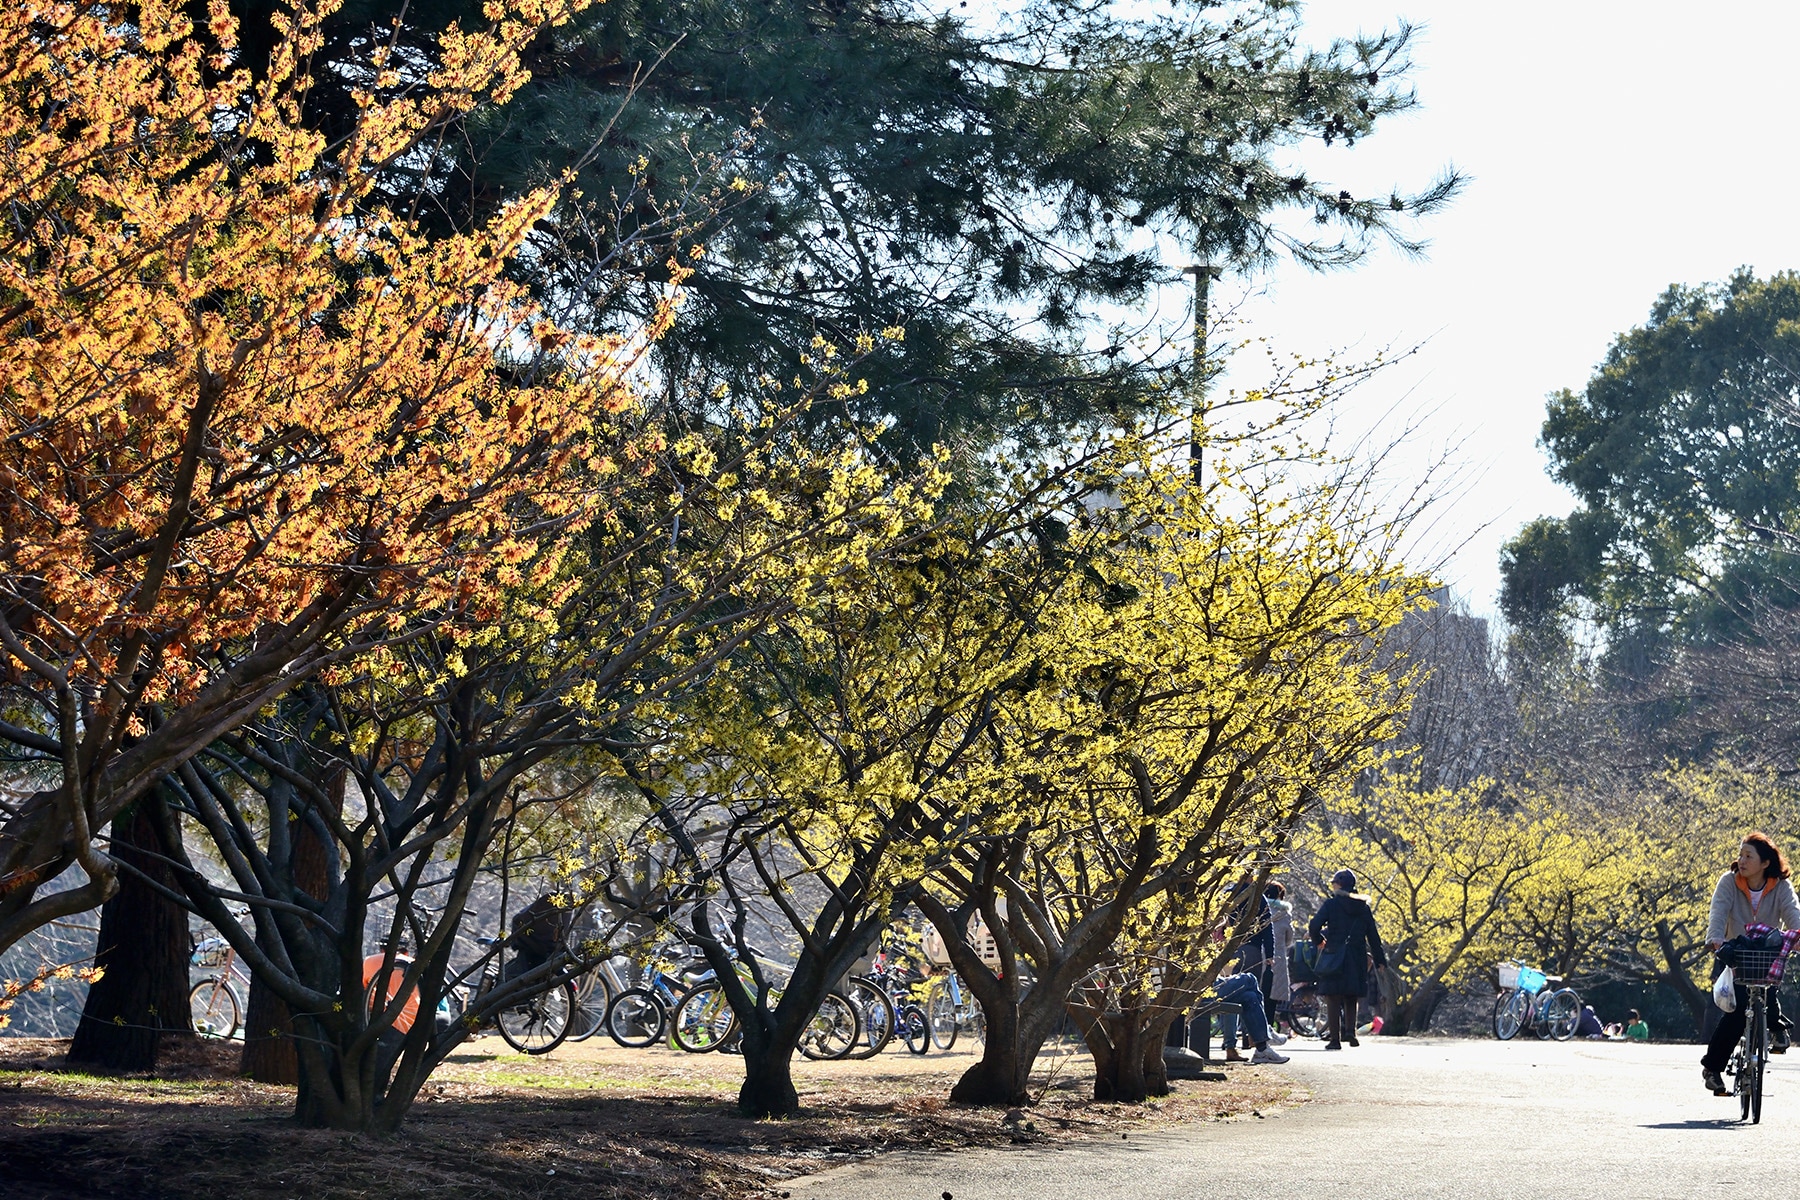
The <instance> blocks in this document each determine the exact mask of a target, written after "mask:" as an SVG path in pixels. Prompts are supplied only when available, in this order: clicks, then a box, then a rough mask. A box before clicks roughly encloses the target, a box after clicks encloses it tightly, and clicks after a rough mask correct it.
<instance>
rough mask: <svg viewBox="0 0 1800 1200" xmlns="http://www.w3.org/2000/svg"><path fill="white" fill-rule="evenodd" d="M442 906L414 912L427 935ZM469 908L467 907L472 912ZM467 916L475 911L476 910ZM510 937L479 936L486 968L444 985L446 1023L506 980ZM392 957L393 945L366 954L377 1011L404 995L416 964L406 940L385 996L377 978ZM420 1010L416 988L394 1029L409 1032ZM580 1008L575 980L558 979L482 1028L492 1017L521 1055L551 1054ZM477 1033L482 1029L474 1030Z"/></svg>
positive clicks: (368, 993) (441, 1013)
mask: <svg viewBox="0 0 1800 1200" xmlns="http://www.w3.org/2000/svg"><path fill="white" fill-rule="evenodd" d="M437 911H438V910H436V909H431V908H428V907H426V906H424V905H418V904H415V905H414V906H413V916H414V919H415V920H416V921H417V922H418V924H419V927H420V930H421V932H422V934H423V935H424V936H426V937H429V936H431V929H432V927H433V924H434V917H433V914H434V913H435V912H437ZM466 911H467V910H465V912H466ZM467 915H470V916H473V915H474V914H473V913H472V912H470V913H468V914H467ZM505 940H506V939H504V938H492V937H478V938H476V939H475V944H476V945H478V946H480V947H482V948H483V949H484V950H487V951H489V954H488V956H487V957H486V959H485V962H484V965H483V966H482V968H481V973H480V975H479V976H478V977H477V978H476V980H475V981H474V983H472V984H471V983H470V982H468V980H467V976H468V975H469V974H470V970H472V968H471V969H470V970H465V971H464V972H463V973H462V974H460V975H458V976H456V978H454V979H453V980H451V982H450V986H449V987H447V988H446V989H444V995H443V998H442V999H440V1000H439V1001H438V1007H437V1012H436V1013H435V1014H434V1018H435V1020H436V1021H437V1022H438V1024H439V1025H440V1026H441V1027H447V1026H448V1025H450V1024H454V1023H456V1022H459V1021H462V1020H463V1019H464V1018H463V1014H464V1013H465V1012H467V1011H468V1009H469V1007H470V1006H471V1005H473V1004H475V1003H478V1002H479V1001H480V1000H481V998H482V997H484V996H486V995H487V994H488V993H490V992H492V991H494V990H495V989H496V988H498V987H500V986H501V984H502V983H503V982H505V981H504V980H503V979H502V972H501V964H500V960H501V957H502V956H501V954H500V947H501V946H502V945H504V943H505ZM386 959H387V947H386V946H385V945H383V946H382V948H381V950H380V951H378V952H377V953H375V954H371V955H369V956H368V957H367V958H365V959H363V987H364V989H365V990H364V1003H366V1004H367V1005H368V1008H369V1011H370V1012H371V1013H374V1012H377V1011H379V1010H380V1009H381V1008H382V1006H383V1005H385V1004H389V1003H392V1001H393V1000H394V998H395V997H396V996H398V995H399V993H400V987H401V984H402V982H403V981H404V978H405V975H406V972H407V970H408V969H409V968H410V967H411V966H412V964H413V956H412V948H411V947H410V946H409V945H407V944H406V942H405V940H404V939H402V941H401V945H400V947H399V948H398V949H397V950H396V951H395V953H394V956H393V964H392V967H391V969H390V971H389V973H388V978H387V988H386V995H385V996H383V995H381V993H380V991H378V989H377V988H376V983H377V978H378V976H379V975H380V974H381V972H382V966H383V963H384V962H385V961H386ZM418 1010H419V993H418V989H417V988H414V989H413V990H412V992H411V994H410V995H408V997H407V998H406V1001H405V1002H404V1004H403V1005H402V1006H401V1010H400V1014H399V1016H398V1017H397V1018H396V1019H395V1021H394V1028H395V1029H396V1030H397V1031H399V1032H401V1033H405V1032H407V1031H408V1030H410V1029H411V1028H412V1023H413V1021H414V1020H416V1019H417V1016H418ZM575 1011H576V1000H575V985H574V984H573V983H572V982H569V981H567V980H565V981H563V982H562V983H557V984H552V985H550V986H549V987H546V988H543V989H541V990H539V991H537V992H534V993H532V994H530V995H528V996H525V997H522V998H521V999H519V1000H516V1001H514V1002H513V1003H512V1004H509V1005H507V1006H506V1007H505V1008H502V1009H501V1010H500V1011H499V1012H498V1013H495V1014H494V1015H493V1016H492V1017H491V1018H489V1019H488V1021H484V1022H483V1023H482V1024H481V1026H480V1028H486V1027H487V1024H488V1023H489V1022H491V1023H492V1025H493V1026H494V1027H495V1028H497V1029H498V1030H499V1031H500V1037H501V1039H502V1040H504V1041H505V1042H506V1044H507V1045H509V1046H511V1047H512V1048H513V1049H514V1050H517V1051H518V1052H519V1053H520V1054H534V1055H535V1054H548V1053H550V1051H552V1050H554V1049H556V1048H557V1047H558V1046H560V1045H562V1043H563V1039H565V1038H567V1037H568V1036H569V1028H570V1025H571V1022H572V1019H573V1017H574V1016H575ZM470 1032H471V1033H474V1032H477V1029H471V1030H470Z"/></svg>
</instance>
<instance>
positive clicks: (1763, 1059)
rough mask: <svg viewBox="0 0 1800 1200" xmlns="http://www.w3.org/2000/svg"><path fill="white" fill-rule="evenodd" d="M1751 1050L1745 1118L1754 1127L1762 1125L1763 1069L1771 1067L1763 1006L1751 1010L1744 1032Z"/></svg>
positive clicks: (1747, 1070) (1745, 1095)
mask: <svg viewBox="0 0 1800 1200" xmlns="http://www.w3.org/2000/svg"><path fill="white" fill-rule="evenodd" d="M1744 1036H1745V1039H1746V1044H1747V1046H1748V1048H1749V1055H1748V1059H1747V1061H1746V1063H1745V1066H1746V1068H1747V1069H1746V1074H1747V1075H1748V1076H1749V1086H1748V1087H1746V1088H1745V1089H1744V1103H1745V1105H1746V1107H1747V1108H1748V1111H1747V1112H1745V1114H1744V1115H1745V1116H1746V1117H1748V1118H1749V1120H1750V1123H1751V1124H1752V1125H1760V1124H1762V1091H1763V1069H1764V1068H1765V1067H1767V1066H1768V1065H1769V1027H1768V1016H1767V1013H1766V1011H1765V1010H1764V1008H1763V1006H1762V1005H1760V1004H1758V1005H1756V1006H1755V1007H1754V1008H1752V1009H1751V1010H1750V1026H1749V1028H1748V1029H1746V1030H1745V1031H1744Z"/></svg>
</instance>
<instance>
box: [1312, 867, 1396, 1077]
mask: <svg viewBox="0 0 1800 1200" xmlns="http://www.w3.org/2000/svg"><path fill="white" fill-rule="evenodd" d="M1306 932H1307V936H1308V937H1309V938H1311V939H1312V941H1313V943H1314V944H1315V945H1317V946H1318V947H1319V995H1320V997H1322V998H1323V999H1324V1001H1325V1011H1326V1014H1327V1023H1328V1031H1327V1037H1328V1038H1329V1040H1328V1041H1327V1042H1326V1043H1325V1048H1326V1049H1327V1050H1342V1049H1343V1048H1344V1045H1343V1044H1344V1042H1346V1041H1347V1042H1349V1043H1350V1044H1351V1045H1352V1046H1356V1045H1360V1044H1361V1043H1359V1042H1358V1041H1357V1040H1356V1003H1357V1001H1358V1000H1359V999H1360V998H1361V997H1362V995H1363V993H1364V992H1366V991H1368V989H1369V976H1370V974H1372V973H1373V971H1374V969H1375V968H1376V967H1385V966H1387V951H1386V950H1384V949H1382V946H1381V934H1380V933H1379V932H1377V931H1376V929H1375V913H1374V911H1373V910H1371V909H1370V908H1369V900H1368V897H1366V896H1359V895H1357V894H1356V872H1354V871H1350V870H1343V871H1339V872H1338V873H1337V874H1336V875H1333V876H1332V877H1331V895H1329V896H1327V897H1326V898H1325V903H1323V904H1321V905H1319V911H1318V912H1317V913H1315V914H1313V919H1312V921H1311V923H1310V924H1308V925H1307V927H1306Z"/></svg>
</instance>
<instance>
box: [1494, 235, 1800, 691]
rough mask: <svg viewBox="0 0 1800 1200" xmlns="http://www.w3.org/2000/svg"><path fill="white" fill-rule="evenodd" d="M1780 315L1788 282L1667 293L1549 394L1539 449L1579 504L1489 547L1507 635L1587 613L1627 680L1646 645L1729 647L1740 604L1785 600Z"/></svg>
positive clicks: (1792, 560)
mask: <svg viewBox="0 0 1800 1200" xmlns="http://www.w3.org/2000/svg"><path fill="white" fill-rule="evenodd" d="M1797 320H1800V275H1796V274H1795V273H1793V272H1783V273H1780V274H1777V275H1774V276H1771V277H1770V278H1768V279H1766V280H1759V279H1757V278H1755V277H1754V276H1752V275H1751V274H1750V273H1749V272H1748V271H1740V272H1738V273H1737V274H1736V275H1734V276H1732V278H1731V279H1730V280H1728V281H1727V282H1725V283H1724V284H1720V285H1713V286H1705V287H1671V288H1670V289H1669V290H1668V291H1666V292H1665V293H1663V295H1662V297H1661V298H1660V299H1658V300H1657V302H1656V305H1655V306H1654V307H1653V308H1652V309H1651V312H1650V319H1649V321H1648V322H1646V323H1645V324H1644V325H1643V326H1641V327H1639V328H1637V329H1633V330H1631V331H1630V332H1628V333H1625V334H1622V335H1621V336H1620V337H1619V338H1618V339H1617V340H1616V341H1615V342H1614V343H1613V345H1612V348H1611V349H1610V350H1609V351H1608V352H1607V355H1606V358H1605V360H1604V361H1603V362H1602V363H1601V365H1600V368H1599V370H1598V371H1597V372H1596V373H1595V374H1594V376H1593V378H1592V379H1590V380H1589V381H1588V383H1587V386H1586V387H1585V388H1583V389H1582V390H1581V391H1580V392H1574V391H1569V390H1566V389H1565V390H1563V391H1560V392H1558V393H1556V394H1555V395H1553V396H1551V398H1550V401H1549V406H1548V415H1547V416H1546V419H1545V421H1544V428H1543V445H1544V448H1545V449H1546V450H1547V451H1548V452H1549V453H1550V455H1551V458H1552V462H1553V465H1552V467H1551V471H1552V474H1553V475H1554V476H1555V477H1556V478H1557V479H1558V480H1560V481H1561V482H1563V483H1565V484H1567V485H1568V486H1569V487H1570V488H1572V489H1574V491H1575V493H1576V495H1577V496H1579V497H1580V499H1581V507H1580V508H1578V509H1576V510H1575V511H1574V512H1573V513H1571V514H1570V515H1569V516H1568V517H1566V518H1562V519H1556V518H1540V519H1538V520H1536V521H1533V522H1532V523H1531V524H1530V525H1528V526H1526V528H1525V529H1524V530H1523V531H1522V532H1521V533H1520V534H1519V535H1518V536H1517V537H1516V538H1514V539H1513V540H1512V541H1511V542H1510V543H1508V545H1507V546H1506V548H1505V551H1504V554H1503V560H1502V571H1503V576H1504V590H1503V591H1502V594H1501V605H1502V607H1503V609H1504V610H1505V612H1506V614H1507V616H1508V618H1509V619H1510V620H1512V621H1513V622H1514V624H1515V625H1521V626H1531V625H1538V624H1542V623H1544V622H1545V621H1547V620H1553V619H1555V618H1557V617H1558V616H1559V615H1560V614H1565V613H1567V612H1568V611H1569V610H1570V606H1571V605H1572V604H1573V603H1575V602H1578V601H1583V602H1586V605H1587V606H1589V607H1588V609H1587V611H1588V612H1589V613H1590V614H1591V615H1593V616H1594V617H1596V618H1597V619H1598V620H1599V621H1600V623H1601V624H1602V625H1603V626H1604V627H1606V628H1607V630H1608V632H1609V634H1610V635H1611V637H1612V641H1613V647H1614V649H1613V659H1614V661H1613V663H1612V665H1613V666H1614V667H1615V668H1617V669H1620V670H1622V671H1623V672H1624V673H1625V674H1627V675H1629V676H1632V677H1639V678H1641V677H1642V676H1643V675H1644V674H1645V673H1646V672H1648V671H1649V670H1650V669H1651V668H1652V667H1653V666H1654V664H1655V663H1656V662H1657V661H1659V659H1660V658H1661V657H1662V656H1663V655H1662V651H1661V649H1659V648H1660V647H1664V646H1667V645H1670V644H1709V643H1714V642H1717V641H1719V640H1721V639H1723V638H1729V637H1735V636H1737V635H1739V634H1740V633H1742V632H1743V631H1744V629H1745V622H1744V619H1743V617H1744V614H1745V613H1747V612H1748V611H1749V610H1750V608H1751V607H1752V606H1753V605H1755V604H1761V603H1771V602H1772V603H1775V604H1777V605H1779V606H1781V607H1791V606H1792V604H1793V603H1794V601H1795V599H1796V593H1795V586H1796V583H1797V582H1800V558H1796V556H1795V555H1794V553H1793V552H1792V548H1791V545H1790V543H1789V540H1788V537H1789V535H1791V534H1792V532H1793V531H1794V530H1795V528H1796V518H1797V517H1800V473H1797V471H1796V468H1795V464H1796V462H1800V428H1797V427H1796V426H1795V424H1794V422H1793V414H1794V411H1795V404H1796V398H1797V397H1800V325H1796V321H1797Z"/></svg>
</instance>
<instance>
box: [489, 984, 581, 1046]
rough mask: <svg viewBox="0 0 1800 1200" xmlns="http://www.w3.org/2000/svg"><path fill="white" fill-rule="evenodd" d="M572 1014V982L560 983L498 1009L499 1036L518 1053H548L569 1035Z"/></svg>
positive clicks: (573, 1002) (573, 987)
mask: <svg viewBox="0 0 1800 1200" xmlns="http://www.w3.org/2000/svg"><path fill="white" fill-rule="evenodd" d="M574 1015H575V985H574V984H572V983H560V984H557V985H556V986H555V987H553V988H551V989H550V990H549V991H547V992H540V993H539V994H538V995H536V996H533V997H531V998H530V999H528V1000H523V1001H520V1002H519V1003H518V1004H514V1005H510V1006H509V1007H506V1008H503V1009H501V1010H500V1020H499V1024H500V1036H501V1037H502V1038H505V1039H506V1044H507V1045H509V1046H511V1047H512V1048H513V1049H514V1050H517V1051H518V1052H519V1053H520V1054H548V1053H550V1052H551V1051H552V1050H554V1049H556V1048H557V1047H558V1046H560V1045H562V1043H563V1039H564V1038H566V1037H568V1036H569V1024H570V1022H571V1020H572V1019H573V1018H574Z"/></svg>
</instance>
